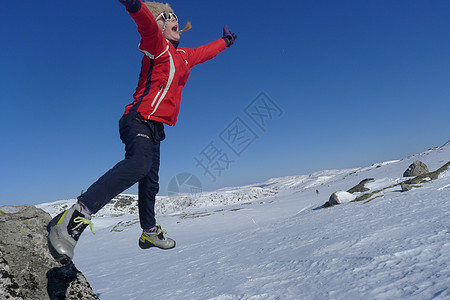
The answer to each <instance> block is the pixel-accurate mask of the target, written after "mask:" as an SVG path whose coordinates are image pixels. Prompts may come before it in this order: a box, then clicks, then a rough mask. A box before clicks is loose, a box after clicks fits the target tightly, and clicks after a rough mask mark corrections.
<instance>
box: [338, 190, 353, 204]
mask: <svg viewBox="0 0 450 300" xmlns="http://www.w3.org/2000/svg"><path fill="white" fill-rule="evenodd" d="M335 194H336V197H337V200H338V202H339V203H340V204H344V203H349V202H350V201H353V200H355V198H356V196H355V195H353V194H350V193H349V192H346V191H338V192H336V193H335Z"/></svg>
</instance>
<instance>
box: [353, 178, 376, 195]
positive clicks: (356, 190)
mask: <svg viewBox="0 0 450 300" xmlns="http://www.w3.org/2000/svg"><path fill="white" fill-rule="evenodd" d="M372 181H374V179H373V178H366V179H363V180H361V182H360V183H358V184H357V185H355V186H354V187H352V188H351V189H349V190H348V191H347V192H349V193H350V194H353V193H363V192H367V191H368V190H369V189H368V188H366V187H365V184H366V183H368V182H372Z"/></svg>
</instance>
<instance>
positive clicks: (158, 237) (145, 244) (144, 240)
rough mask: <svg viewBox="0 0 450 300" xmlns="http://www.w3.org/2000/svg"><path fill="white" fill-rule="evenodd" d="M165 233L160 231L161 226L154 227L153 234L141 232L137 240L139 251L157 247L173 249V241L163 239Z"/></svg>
mask: <svg viewBox="0 0 450 300" xmlns="http://www.w3.org/2000/svg"><path fill="white" fill-rule="evenodd" d="M164 234H167V231H166V230H164V229H161V226H159V225H158V226H156V229H155V231H154V232H146V231H144V232H142V235H141V237H140V238H139V247H141V249H148V248H151V247H158V248H160V249H172V248H175V241H174V240H172V239H171V238H167V237H164Z"/></svg>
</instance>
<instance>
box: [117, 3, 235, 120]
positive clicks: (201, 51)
mask: <svg viewBox="0 0 450 300" xmlns="http://www.w3.org/2000/svg"><path fill="white" fill-rule="evenodd" d="M130 15H131V17H132V18H133V20H134V22H135V23H136V25H137V27H138V32H139V33H140V35H141V38H142V39H141V42H140V44H139V50H141V51H142V52H143V53H144V54H145V55H144V58H143V59H142V68H141V74H140V76H139V82H138V86H137V88H136V92H135V93H134V95H133V98H134V101H133V103H131V104H129V105H127V106H126V108H125V114H127V113H128V112H130V111H137V112H139V113H140V114H141V115H142V116H143V117H144V118H146V119H150V120H155V121H158V122H162V123H165V124H168V125H170V126H173V125H175V123H176V122H177V116H178V112H179V111H180V101H181V90H182V89H183V87H184V85H185V84H186V81H187V79H188V77H189V74H190V72H191V70H190V68H192V67H193V66H195V65H197V64H200V63H203V62H205V61H207V60H209V59H211V58H213V57H215V56H216V55H217V54H219V53H220V52H221V51H223V50H224V49H225V48H226V43H225V41H224V40H223V39H218V40H216V41H214V42H212V43H209V44H207V45H204V46H200V47H198V48H193V49H189V48H181V47H178V48H175V47H174V46H173V45H172V43H171V42H169V41H168V40H167V39H166V38H165V37H164V35H163V34H162V32H161V30H160V29H159V27H158V25H157V24H156V21H155V17H153V15H152V14H151V12H150V11H149V10H148V8H147V7H146V6H145V5H144V4H142V6H141V9H140V10H139V11H138V12H136V13H130Z"/></svg>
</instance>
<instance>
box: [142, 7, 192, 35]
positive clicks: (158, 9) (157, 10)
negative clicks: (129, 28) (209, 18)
mask: <svg viewBox="0 0 450 300" xmlns="http://www.w3.org/2000/svg"><path fill="white" fill-rule="evenodd" d="M144 4H145V6H147V8H148V10H150V12H151V13H152V15H153V16H154V17H155V19H156V18H157V17H158V16H159V15H160V14H161V13H163V12H165V13H166V14H169V13H174V11H173V9H172V7H170V4H169V3H166V4H164V3H160V2H153V1H146V2H144ZM191 28H192V25H191V22H189V21H188V22H187V24H186V26H185V27H184V28H183V30H181V31H180V33H183V32H184V31H187V30H189V29H191Z"/></svg>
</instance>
